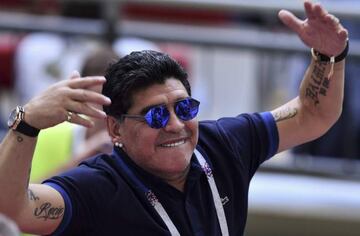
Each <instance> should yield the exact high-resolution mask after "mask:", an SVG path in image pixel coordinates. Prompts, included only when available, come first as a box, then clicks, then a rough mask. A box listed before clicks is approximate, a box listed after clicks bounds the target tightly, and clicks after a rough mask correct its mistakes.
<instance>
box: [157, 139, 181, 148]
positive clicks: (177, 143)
mask: <svg viewBox="0 0 360 236" xmlns="http://www.w3.org/2000/svg"><path fill="white" fill-rule="evenodd" d="M184 143H185V140H181V141H179V142H176V143H169V144H161V146H162V147H176V146H179V145H181V144H184Z"/></svg>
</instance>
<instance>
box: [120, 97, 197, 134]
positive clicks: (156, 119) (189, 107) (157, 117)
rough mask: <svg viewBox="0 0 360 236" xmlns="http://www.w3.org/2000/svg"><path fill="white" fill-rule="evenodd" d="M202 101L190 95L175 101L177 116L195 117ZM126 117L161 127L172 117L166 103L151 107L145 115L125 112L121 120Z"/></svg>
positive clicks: (187, 118)
mask: <svg viewBox="0 0 360 236" xmlns="http://www.w3.org/2000/svg"><path fill="white" fill-rule="evenodd" d="M199 105H200V102H199V101H197V100H196V99H194V98H191V97H188V98H185V99H183V100H180V101H177V102H175V103H174V111H175V114H176V116H177V117H178V118H179V119H180V120H183V121H188V120H191V119H194V118H195V117H196V115H197V114H198V112H199ZM125 118H132V119H137V120H140V121H145V122H146V123H147V124H148V125H149V126H150V127H151V128H154V129H160V128H163V127H165V126H166V125H167V123H168V122H169V119H170V112H169V110H168V109H167V107H166V105H159V106H154V107H152V108H150V109H149V110H148V111H147V112H146V114H145V115H144V116H141V115H128V114H124V115H122V116H121V118H120V120H121V121H122V120H124V119H125Z"/></svg>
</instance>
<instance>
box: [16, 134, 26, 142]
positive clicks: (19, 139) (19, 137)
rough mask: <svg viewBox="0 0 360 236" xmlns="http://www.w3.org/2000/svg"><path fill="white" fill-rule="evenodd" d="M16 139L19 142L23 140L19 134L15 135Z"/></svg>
mask: <svg viewBox="0 0 360 236" xmlns="http://www.w3.org/2000/svg"><path fill="white" fill-rule="evenodd" d="M16 140H17V141H18V142H19V143H21V142H22V141H24V138H23V137H21V136H17V138H16Z"/></svg>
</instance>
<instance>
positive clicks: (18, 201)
mask: <svg viewBox="0 0 360 236" xmlns="http://www.w3.org/2000/svg"><path fill="white" fill-rule="evenodd" d="M36 140H37V139H36V138H31V137H28V136H25V135H23V134H20V133H18V132H14V131H9V132H8V134H7V135H6V137H5V138H4V139H3V141H2V143H1V144H0V189H1V194H0V212H2V213H5V214H6V215H8V216H10V217H11V218H15V217H16V215H17V213H18V212H19V211H20V209H21V208H22V207H23V206H24V204H25V203H26V201H28V197H27V189H28V184H29V175H30V169H31V161H32V156H33V153H34V149H35V145H36Z"/></svg>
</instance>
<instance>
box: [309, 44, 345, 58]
mask: <svg viewBox="0 0 360 236" xmlns="http://www.w3.org/2000/svg"><path fill="white" fill-rule="evenodd" d="M348 53H349V40H347V41H346V47H345V49H344V50H343V51H342V52H341V53H340V54H339V55H338V56H336V57H329V56H326V55H324V54H322V53H320V52H318V51H316V50H315V49H314V48H311V54H312V56H313V57H314V59H315V60H316V61H321V62H332V60H333V61H334V62H335V63H337V62H339V61H342V60H344V59H345V57H346V56H347V54H348Z"/></svg>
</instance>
